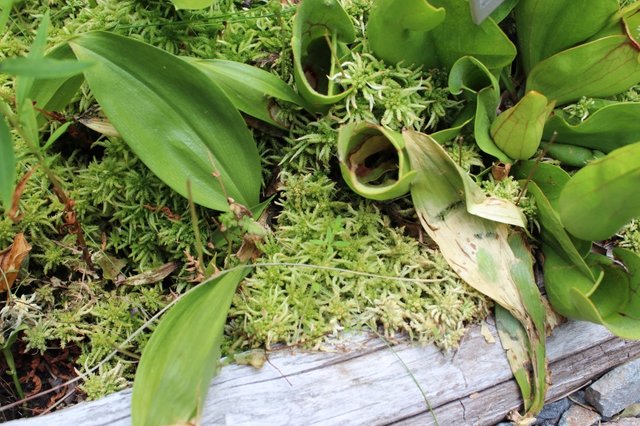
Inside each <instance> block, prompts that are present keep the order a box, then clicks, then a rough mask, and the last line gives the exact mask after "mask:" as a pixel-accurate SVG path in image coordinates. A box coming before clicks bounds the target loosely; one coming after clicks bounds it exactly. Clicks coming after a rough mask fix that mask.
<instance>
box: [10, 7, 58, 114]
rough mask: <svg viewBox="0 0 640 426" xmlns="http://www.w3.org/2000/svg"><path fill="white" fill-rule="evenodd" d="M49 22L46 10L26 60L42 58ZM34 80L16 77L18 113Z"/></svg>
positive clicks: (26, 77)
mask: <svg viewBox="0 0 640 426" xmlns="http://www.w3.org/2000/svg"><path fill="white" fill-rule="evenodd" d="M50 22H51V19H50V18H49V11H48V10H47V12H45V14H44V16H43V17H42V20H41V21H40V25H39V26H38V31H37V33H36V37H35V39H34V40H33V43H32V44H31V49H30V50H29V54H28V55H27V58H29V59H40V58H42V57H43V56H44V50H45V47H46V45H47V32H48V31H49V24H50ZM34 80H35V79H34V78H33V77H29V76H26V75H24V76H18V77H17V78H16V83H15V84H16V109H17V110H18V111H19V110H21V109H22V105H23V104H24V102H25V100H26V98H27V97H28V94H29V92H30V91H31V87H32V86H33V82H34Z"/></svg>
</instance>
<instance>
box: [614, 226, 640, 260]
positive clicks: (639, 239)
mask: <svg viewBox="0 0 640 426" xmlns="http://www.w3.org/2000/svg"><path fill="white" fill-rule="evenodd" d="M619 234H620V236H621V237H622V240H621V241H620V242H619V243H618V244H619V246H620V247H625V248H628V249H630V250H633V251H634V252H636V253H638V254H640V219H639V218H636V219H633V220H632V221H631V222H629V223H628V224H627V225H626V226H625V227H624V228H622V229H621V230H620V233H619Z"/></svg>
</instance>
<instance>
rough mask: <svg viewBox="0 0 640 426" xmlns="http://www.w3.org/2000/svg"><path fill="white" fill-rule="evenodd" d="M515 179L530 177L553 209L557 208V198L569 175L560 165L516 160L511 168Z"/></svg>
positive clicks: (569, 177)
mask: <svg viewBox="0 0 640 426" xmlns="http://www.w3.org/2000/svg"><path fill="white" fill-rule="evenodd" d="M511 175H512V176H513V177H515V178H516V179H522V180H524V179H530V180H531V181H533V182H535V183H536V185H537V186H538V187H539V188H540V189H541V190H542V192H543V193H544V196H545V198H546V199H547V200H548V202H549V203H550V204H551V206H552V207H553V209H554V210H556V211H557V210H558V199H559V198H560V193H561V192H562V189H563V188H564V186H565V185H566V184H567V182H569V179H571V176H570V175H569V174H568V173H567V172H565V171H564V170H562V169H561V168H560V167H558V166H555V165H553V164H549V163H541V162H536V161H518V162H517V163H516V164H514V166H513V167H512V168H511Z"/></svg>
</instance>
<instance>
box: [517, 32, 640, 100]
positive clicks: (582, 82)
mask: <svg viewBox="0 0 640 426" xmlns="http://www.w3.org/2000/svg"><path fill="white" fill-rule="evenodd" d="M639 55H640V52H638V49H637V48H636V47H635V46H634V45H633V44H632V43H630V42H629V37H628V36H626V35H613V36H608V37H603V38H600V39H598V40H595V41H591V42H589V43H585V44H582V45H580V46H577V47H573V48H571V49H567V50H564V51H562V52H560V53H557V54H555V55H553V56H551V57H549V58H547V59H545V60H543V61H542V62H539V63H538V64H537V65H536V66H535V67H533V69H532V70H531V73H530V74H529V77H528V78H527V88H526V90H527V91H530V90H536V91H538V92H540V93H542V94H544V95H545V96H546V97H547V98H548V99H549V100H551V101H556V102H557V104H559V105H561V104H564V103H567V102H573V101H577V100H578V99H580V98H582V97H583V96H587V97H607V96H612V95H616V94H618V93H621V92H624V91H625V90H627V89H628V88H629V87H631V86H633V85H634V84H637V83H638V82H640V61H639V60H638V58H639Z"/></svg>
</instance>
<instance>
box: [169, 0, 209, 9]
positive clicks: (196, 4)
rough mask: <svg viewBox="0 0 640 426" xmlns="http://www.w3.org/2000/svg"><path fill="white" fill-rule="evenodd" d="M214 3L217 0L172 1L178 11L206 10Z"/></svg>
mask: <svg viewBox="0 0 640 426" xmlns="http://www.w3.org/2000/svg"><path fill="white" fill-rule="evenodd" d="M214 2H215V0H171V3H173V5H174V6H175V7H176V9H204V8H205V7H209V6H211V5H212V4H213V3H214Z"/></svg>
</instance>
